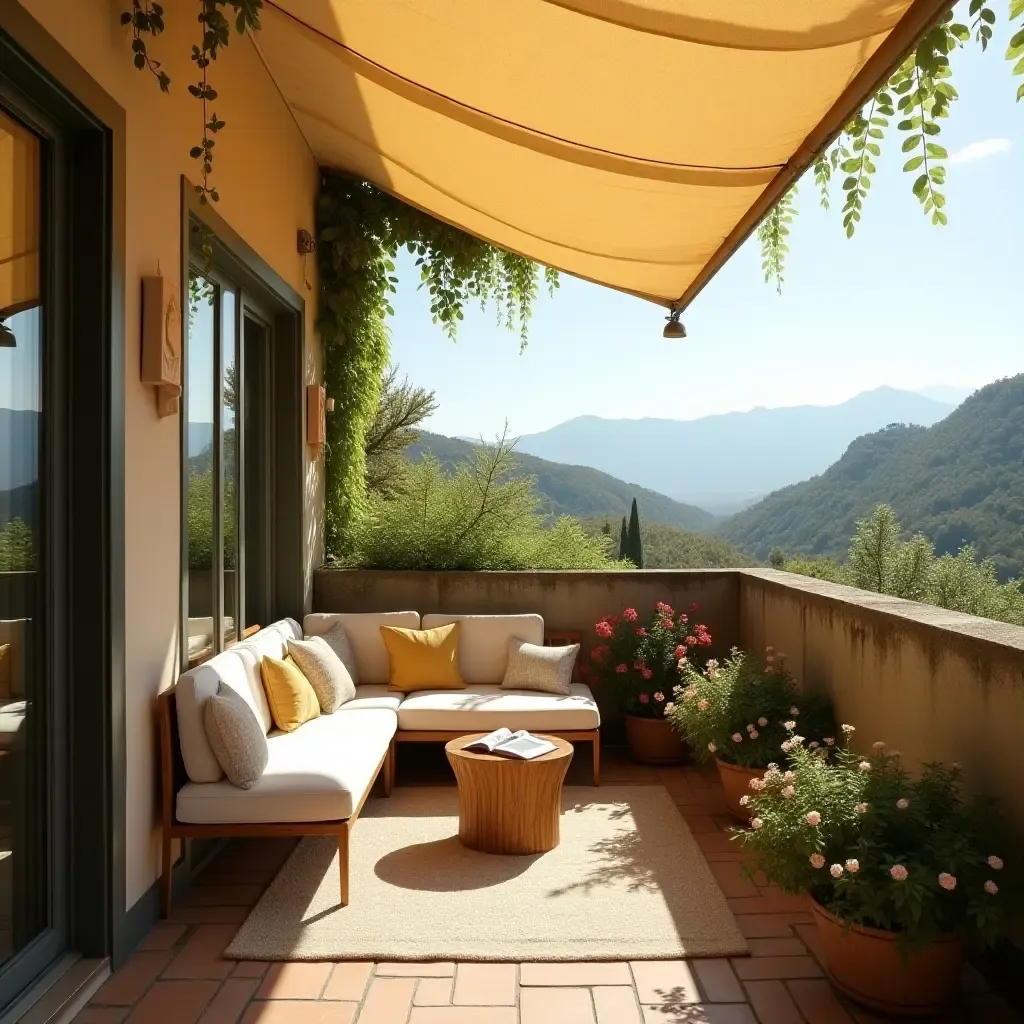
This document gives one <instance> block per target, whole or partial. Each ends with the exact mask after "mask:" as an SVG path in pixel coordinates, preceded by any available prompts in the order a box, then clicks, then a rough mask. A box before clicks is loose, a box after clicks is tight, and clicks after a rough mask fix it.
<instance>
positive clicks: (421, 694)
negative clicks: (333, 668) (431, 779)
mask: <svg viewBox="0 0 1024 1024" xmlns="http://www.w3.org/2000/svg"><path fill="white" fill-rule="evenodd" d="M456 619H458V620H459V621H461V623H462V625H461V627H460V634H461V635H460V641H459V669H460V672H461V674H462V677H463V679H464V680H465V683H466V687H465V689H460V690H421V691H418V692H416V693H411V694H403V693H399V692H395V691H393V690H390V689H389V688H388V678H389V662H388V654H387V650H386V648H385V646H384V642H383V640H382V639H381V636H380V629H379V627H380V626H382V625H387V626H399V627H404V628H407V629H421V628H422V629H432V628H434V627H436V626H441V625H446V624H448V623H450V622H453V621H455V620H456ZM339 621H340V622H341V623H342V625H343V627H344V629H345V634H346V637H347V638H348V642H349V646H350V648H351V651H352V655H353V659H354V661H355V665H356V677H357V684H358V685H357V686H356V696H355V698H354V699H353V700H350V701H348V702H347V703H345V704H343V705H342V706H341V707H340V708H339V709H338V710H337V711H335V712H334V713H333V714H329V715H328V714H325V715H321V716H320V717H319V718H315V719H313V720H312V721H309V722H306V724H304V725H302V726H301V727H300V728H299V729H296V730H295V731H294V732H290V733H282V732H279V731H278V730H276V729H274V728H273V723H272V721H271V716H270V709H269V706H268V704H267V700H266V695H265V693H264V690H263V684H262V681H261V674H260V663H261V660H262V658H263V657H264V656H270V657H272V658H283V657H284V656H285V654H286V653H287V646H288V640H289V639H301V637H302V635H303V632H305V634H306V635H307V636H317V635H322V634H324V633H326V632H328V631H329V630H330V629H331V628H332V627H333V626H334V625H335V624H336V623H337V622H339ZM304 626H305V629H304V631H303V630H301V629H300V628H299V624H298V623H297V622H295V621H294V620H293V619H283V620H281V621H280V622H275V623H274V624H273V625H270V626H267V627H266V628H264V629H261V630H260V631H259V632H257V633H255V634H254V635H253V636H251V637H249V638H248V639H246V640H244V641H242V642H241V643H238V644H236V645H234V646H233V647H231V648H229V649H228V650H226V651H224V652H223V653H221V654H218V655H216V656H215V657H213V658H211V659H210V660H209V661H207V662H205V663H203V664H202V665H199V666H197V667H196V668H192V669H189V670H188V671H187V672H184V673H183V674H182V675H181V676H180V677H179V679H178V682H177V684H176V685H175V686H173V687H172V688H171V689H169V690H167V691H165V692H164V693H162V694H161V695H160V698H159V702H158V715H159V724H160V750H161V769H162V783H161V804H162V858H163V863H162V873H161V905H162V909H163V912H164V914H165V916H166V915H167V914H168V913H169V911H170V905H171V877H172V867H173V861H172V851H173V841H174V840H175V839H185V838H201V837H218V838H225V837H232V836H272V835H337V837H338V852H339V871H340V884H341V903H342V905H345V904H347V903H348V899H349V893H348V844H349V832H350V830H351V827H352V825H353V823H354V822H355V820H356V818H357V817H358V816H359V812H360V810H361V809H362V806H363V804H364V802H365V801H366V799H367V797H368V796H369V793H370V790H371V789H372V787H373V784H374V782H375V781H376V779H377V777H378V775H380V774H383V787H384V795H385V796H388V795H390V793H391V786H392V781H393V778H394V771H395V749H396V748H395V744H396V742H397V743H402V742H408V743H423V742H443V741H446V740H449V739H452V738H454V737H456V736H462V735H465V734H466V733H471V732H488V731H490V730H492V729H496V728H498V727H500V726H506V727H508V728H510V729H529V730H531V731H535V732H546V733H553V734H555V735H558V736H561V737H563V738H564V739H567V740H576V741H578V740H584V741H588V742H590V743H591V744H592V758H593V761H592V765H593V780H594V785H595V786H596V785H598V784H599V782H600V751H601V746H600V733H599V727H600V715H599V712H598V708H597V703H596V702H595V700H594V698H593V695H592V694H591V692H590V690H589V689H588V688H587V686H586V685H584V684H582V683H580V682H578V681H577V679H576V677H575V676H574V679H573V682H572V683H571V685H570V693H569V694H568V695H567V696H560V695H555V694H550V693H540V692H537V691H530V690H508V689H502V687H501V685H500V684H501V680H502V678H503V676H504V673H505V667H506V664H507V660H508V647H509V640H510V639H512V638H518V639H520V640H524V641H526V642H528V643H534V644H551V645H557V644H566V643H576V642H578V641H579V635H578V634H575V633H567V632H559V631H545V628H544V621H543V619H542V618H541V617H540V616H539V615H424V616H422V617H421V616H420V614H419V613H418V612H414V611H409V612H384V613H340V614H336V613H314V614H311V615H307V616H306V618H305V623H304ZM222 683H223V684H225V685H227V686H230V687H231V688H232V689H234V690H235V691H236V692H238V693H239V694H241V696H242V697H243V698H244V699H245V701H246V702H247V703H248V704H249V706H250V708H251V709H252V711H253V713H254V714H255V715H256V717H257V719H258V721H259V722H260V723H261V724H262V726H263V728H264V730H265V732H266V733H267V740H268V742H267V747H268V751H269V759H268V763H267V767H266V769H265V771H264V773H263V775H262V777H261V778H260V779H259V781H258V782H257V783H256V784H255V785H254V786H253V787H252V788H251V789H241V788H239V787H237V786H234V785H232V784H231V783H230V782H228V780H227V779H226V778H225V777H224V774H223V772H222V771H221V768H220V765H219V764H218V762H217V759H216V757H215V756H214V753H213V750H212V748H211V747H210V744H209V741H208V740H207V738H206V732H205V729H204V726H203V704H204V703H205V701H206V700H208V699H209V698H210V697H211V696H213V695H214V694H215V693H216V692H217V689H218V687H219V686H220V685H221V684H222Z"/></svg>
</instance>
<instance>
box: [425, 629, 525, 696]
mask: <svg viewBox="0 0 1024 1024" xmlns="http://www.w3.org/2000/svg"><path fill="white" fill-rule="evenodd" d="M449 622H461V623H462V626H461V628H460V630H459V634H460V635H459V672H460V673H461V674H462V678H463V679H464V680H465V681H466V684H467V685H468V686H474V685H476V684H480V683H482V684H485V685H488V686H489V685H492V684H496V683H500V682H501V681H502V679H504V678H505V669H506V668H507V667H508V642H509V640H511V639H513V638H516V639H518V640H525V641H526V642H527V643H528V644H543V643H544V620H543V619H542V618H541V617H540V616H539V615H424V616H423V627H422V628H423V629H435V628H436V627H437V626H447V625H448V623H449Z"/></svg>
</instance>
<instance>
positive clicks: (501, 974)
mask: <svg viewBox="0 0 1024 1024" xmlns="http://www.w3.org/2000/svg"><path fill="white" fill-rule="evenodd" d="M452 1002H453V1003H454V1004H455V1005H456V1006H514V1005H515V1002H516V965H515V964H459V967H458V970H457V971H456V972H455V994H454V996H453V997H452Z"/></svg>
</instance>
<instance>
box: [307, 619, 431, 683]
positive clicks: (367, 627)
mask: <svg viewBox="0 0 1024 1024" xmlns="http://www.w3.org/2000/svg"><path fill="white" fill-rule="evenodd" d="M338 622H340V623H341V624H342V626H343V627H344V629H345V636H346V637H348V645H349V647H350V648H351V649H352V656H353V657H354V658H355V660H356V673H355V677H354V678H355V683H356V685H357V686H358V685H361V684H364V683H371V684H381V683H383V684H384V685H385V686H386V685H387V684H388V682H390V680H391V663H390V661H389V660H388V650H387V648H386V647H385V646H384V641H383V640H381V638H380V627H381V626H398V627H399V628H401V629H419V628H420V613H419V612H311V613H310V614H309V615H307V616H306V617H305V619H303V628H304V629H305V631H306V635H307V636H323V635H324V633H327V632H329V631H330V630H331V629H333V628H334V626H335V624H336V623H338Z"/></svg>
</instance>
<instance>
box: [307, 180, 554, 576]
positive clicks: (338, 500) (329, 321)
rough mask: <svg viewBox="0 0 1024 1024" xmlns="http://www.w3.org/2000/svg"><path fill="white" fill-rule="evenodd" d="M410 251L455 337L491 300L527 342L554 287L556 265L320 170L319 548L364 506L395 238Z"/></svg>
mask: <svg viewBox="0 0 1024 1024" xmlns="http://www.w3.org/2000/svg"><path fill="white" fill-rule="evenodd" d="M403 246H404V247H405V248H407V249H408V251H409V252H410V253H411V254H412V255H413V256H415V257H416V266H417V267H419V271H420V281H421V287H424V288H426V289H427V291H428V293H429V295H430V312H431V315H432V317H433V321H434V323H436V324H439V325H440V326H441V327H442V328H443V329H444V331H445V332H446V333H447V335H448V336H449V337H450V338H452V339H454V338H455V335H456V332H457V330H458V325H459V322H460V321H461V320H462V319H463V316H464V310H465V308H466V305H467V304H468V303H470V302H473V301H476V302H479V303H480V305H481V306H482V307H486V306H488V305H490V306H493V307H494V309H495V310H496V312H497V315H498V319H499V322H504V324H505V326H506V327H507V328H508V329H509V330H512V331H518V332H519V336H520V344H521V345H525V344H526V338H527V331H528V327H529V320H530V313H531V311H532V309H533V304H534V302H535V300H536V298H537V295H538V292H539V289H540V277H541V274H543V278H544V281H545V283H546V284H547V286H548V288H549V290H551V291H552V292H553V291H554V289H555V288H557V287H558V274H557V272H556V271H553V270H551V269H550V268H543V270H542V268H540V267H538V265H537V264H535V263H534V262H533V261H532V260H529V259H526V258H525V257H523V256H517V255H515V254H514V253H510V252H506V251H505V250H503V249H499V248H497V247H496V246H493V245H490V244H488V243H487V242H483V241H481V240H480V239H478V238H474V237H473V236H471V235H467V234H466V233H465V232H463V231H460V230H459V229H458V228H454V227H452V226H451V225H449V224H445V223H443V222H442V221H439V220H436V219H435V218H433V217H431V216H430V215H429V214H426V213H423V212H422V211H420V210H417V209H415V208H414V207H411V206H408V205H406V204H405V203H403V202H402V201H401V200H399V199H395V198H394V197H393V196H390V195H388V194H387V193H386V192H382V191H381V190H380V189H378V188H376V187H374V186H373V185H370V184H368V183H367V182H364V181H359V180H357V179H355V178H350V177H347V176H344V175H340V174H325V175H324V176H323V178H322V182H321V190H320V196H319V200H318V203H317V259H318V263H319V271H320V311H319V312H320V316H319V329H320V337H321V340H322V342H323V347H324V384H325V387H326V389H327V393H328V394H329V395H330V396H331V397H332V398H334V400H335V409H334V413H333V414H332V415H331V416H329V417H328V419H327V444H326V446H325V451H326V462H327V466H326V470H327V471H326V477H327V483H326V486H327V495H326V499H327V500H326V509H327V512H326V524H325V526H326V547H327V552H328V554H329V555H330V556H332V557H340V556H342V555H343V554H344V553H345V551H346V549H347V536H348V534H349V530H350V527H351V525H352V523H353V522H354V520H355V518H356V517H357V516H358V515H359V514H360V513H361V512H363V511H364V509H365V501H366V486H365V476H364V471H365V459H366V456H365V443H366V434H367V431H368V430H369V428H370V426H371V425H372V423H373V418H374V415H375V413H376V411H377V404H378V402H379V401H380V387H381V379H382V374H383V371H384V369H385V367H386V366H387V364H388V357H389V351H390V347H389V343H388V329H387V325H386V317H387V316H388V315H389V314H392V313H393V312H394V310H393V309H392V307H391V303H390V297H391V295H392V294H394V292H395V288H396V285H397V284H398V278H397V277H396V276H395V258H396V257H397V255H398V250H399V249H400V248H402V247H403Z"/></svg>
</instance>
